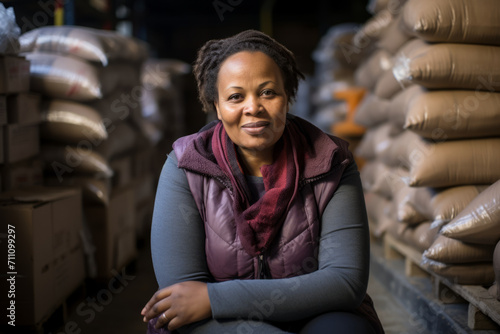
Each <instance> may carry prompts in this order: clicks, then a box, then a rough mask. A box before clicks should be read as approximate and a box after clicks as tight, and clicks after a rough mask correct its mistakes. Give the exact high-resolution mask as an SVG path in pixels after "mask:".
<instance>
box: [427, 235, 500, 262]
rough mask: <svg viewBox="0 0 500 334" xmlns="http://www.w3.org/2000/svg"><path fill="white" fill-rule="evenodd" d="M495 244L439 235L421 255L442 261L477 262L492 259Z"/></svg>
mask: <svg viewBox="0 0 500 334" xmlns="http://www.w3.org/2000/svg"><path fill="white" fill-rule="evenodd" d="M494 248H495V245H487V246H485V245H478V244H472V243H465V242H462V241H460V240H455V239H452V238H448V237H445V236H444V235H439V236H438V237H437V239H436V240H435V241H434V243H433V244H432V245H431V247H429V249H427V250H426V251H425V252H424V253H423V255H424V256H425V257H427V258H428V259H431V260H434V261H438V262H442V263H477V262H491V261H493V250H494Z"/></svg>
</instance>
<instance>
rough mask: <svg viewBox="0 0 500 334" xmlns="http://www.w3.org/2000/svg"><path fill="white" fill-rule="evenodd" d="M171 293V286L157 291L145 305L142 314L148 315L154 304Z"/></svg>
mask: <svg viewBox="0 0 500 334" xmlns="http://www.w3.org/2000/svg"><path fill="white" fill-rule="evenodd" d="M170 294H171V289H170V287H166V288H163V289H160V290H158V291H156V292H155V294H154V295H153V297H151V299H150V300H149V301H148V302H147V303H146V306H144V308H143V309H142V311H141V314H142V315H146V313H147V312H148V311H149V310H150V309H151V308H152V307H153V305H155V304H156V303H158V302H159V301H161V300H162V299H165V298H167V297H168V296H170Z"/></svg>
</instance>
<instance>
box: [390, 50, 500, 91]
mask: <svg viewBox="0 0 500 334" xmlns="http://www.w3.org/2000/svg"><path fill="white" fill-rule="evenodd" d="M395 57H396V58H395V60H394V66H393V68H392V72H393V74H394V78H395V79H396V80H397V81H399V82H400V83H401V84H402V85H404V86H408V85H409V84H411V83H414V84H419V85H422V86H424V87H426V88H437V89H450V88H457V89H473V90H483V91H500V62H499V61H498V59H499V58H500V47H498V46H487V45H473V44H451V43H438V44H428V45H425V46H423V47H420V48H415V49H412V50H410V51H409V52H406V53H404V52H398V55H396V56H395Z"/></svg>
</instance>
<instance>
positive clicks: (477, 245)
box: [353, 0, 500, 285]
mask: <svg viewBox="0 0 500 334" xmlns="http://www.w3.org/2000/svg"><path fill="white" fill-rule="evenodd" d="M371 8H372V9H373V11H374V12H373V14H374V15H373V17H372V18H371V19H370V20H369V21H368V22H366V23H365V24H364V25H363V26H362V27H361V29H360V30H359V31H358V32H357V34H356V35H355V36H354V37H353V44H354V45H355V46H356V47H357V48H358V49H359V50H362V49H366V50H371V51H370V54H369V56H368V57H366V58H365V59H364V60H363V61H362V62H361V64H360V66H359V67H358V68H357V69H356V70H355V73H354V76H355V82H356V84H357V85H359V86H362V87H365V88H366V89H367V90H368V93H367V95H366V96H365V98H364V99H363V101H362V102H361V104H360V105H359V106H358V108H357V110H356V115H355V120H356V122H357V123H359V124H362V125H364V126H366V127H367V132H366V134H365V136H364V137H363V140H362V142H361V143H360V145H359V146H358V148H357V149H356V154H357V155H359V156H361V157H363V158H365V159H366V161H367V163H366V164H365V166H364V167H363V169H362V170H361V176H362V181H363V186H364V190H365V195H366V202H367V208H368V215H369V218H370V222H371V224H372V227H371V228H372V232H373V234H374V235H375V236H382V235H383V234H384V233H392V234H393V235H395V236H396V237H398V238H399V239H402V240H404V241H405V242H407V243H409V244H411V245H413V246H414V247H416V248H417V249H419V250H420V251H422V252H423V259H422V264H423V265H424V266H425V267H427V268H428V269H429V270H432V271H434V272H435V273H437V274H439V275H442V276H444V277H447V278H449V279H451V280H453V281H454V282H455V283H458V284H482V285H491V283H492V282H493V281H494V278H495V276H494V271H493V252H494V248H495V245H496V243H497V242H498V241H499V240H500V235H498V233H494V232H492V231H494V230H495V229H496V230H500V228H499V227H500V217H499V216H498V213H497V210H498V209H497V207H498V201H500V192H499V189H500V188H499V187H500V185H499V183H498V182H497V181H498V180H500V168H498V166H500V155H499V154H498V152H500V108H499V106H500V62H498V59H500V9H499V7H498V3H497V2H496V1H494V0H485V1H482V2H481V4H480V5H479V4H477V2H475V1H473V0H459V1H453V2H450V1H446V0H408V1H402V0H401V1H386V2H384V1H375V2H372V7H371Z"/></svg>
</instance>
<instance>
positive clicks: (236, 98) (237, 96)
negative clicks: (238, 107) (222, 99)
mask: <svg viewBox="0 0 500 334" xmlns="http://www.w3.org/2000/svg"><path fill="white" fill-rule="evenodd" d="M240 98H241V95H240V94H233V95H231V96H229V98H228V100H230V101H231V100H238V99H240Z"/></svg>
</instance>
